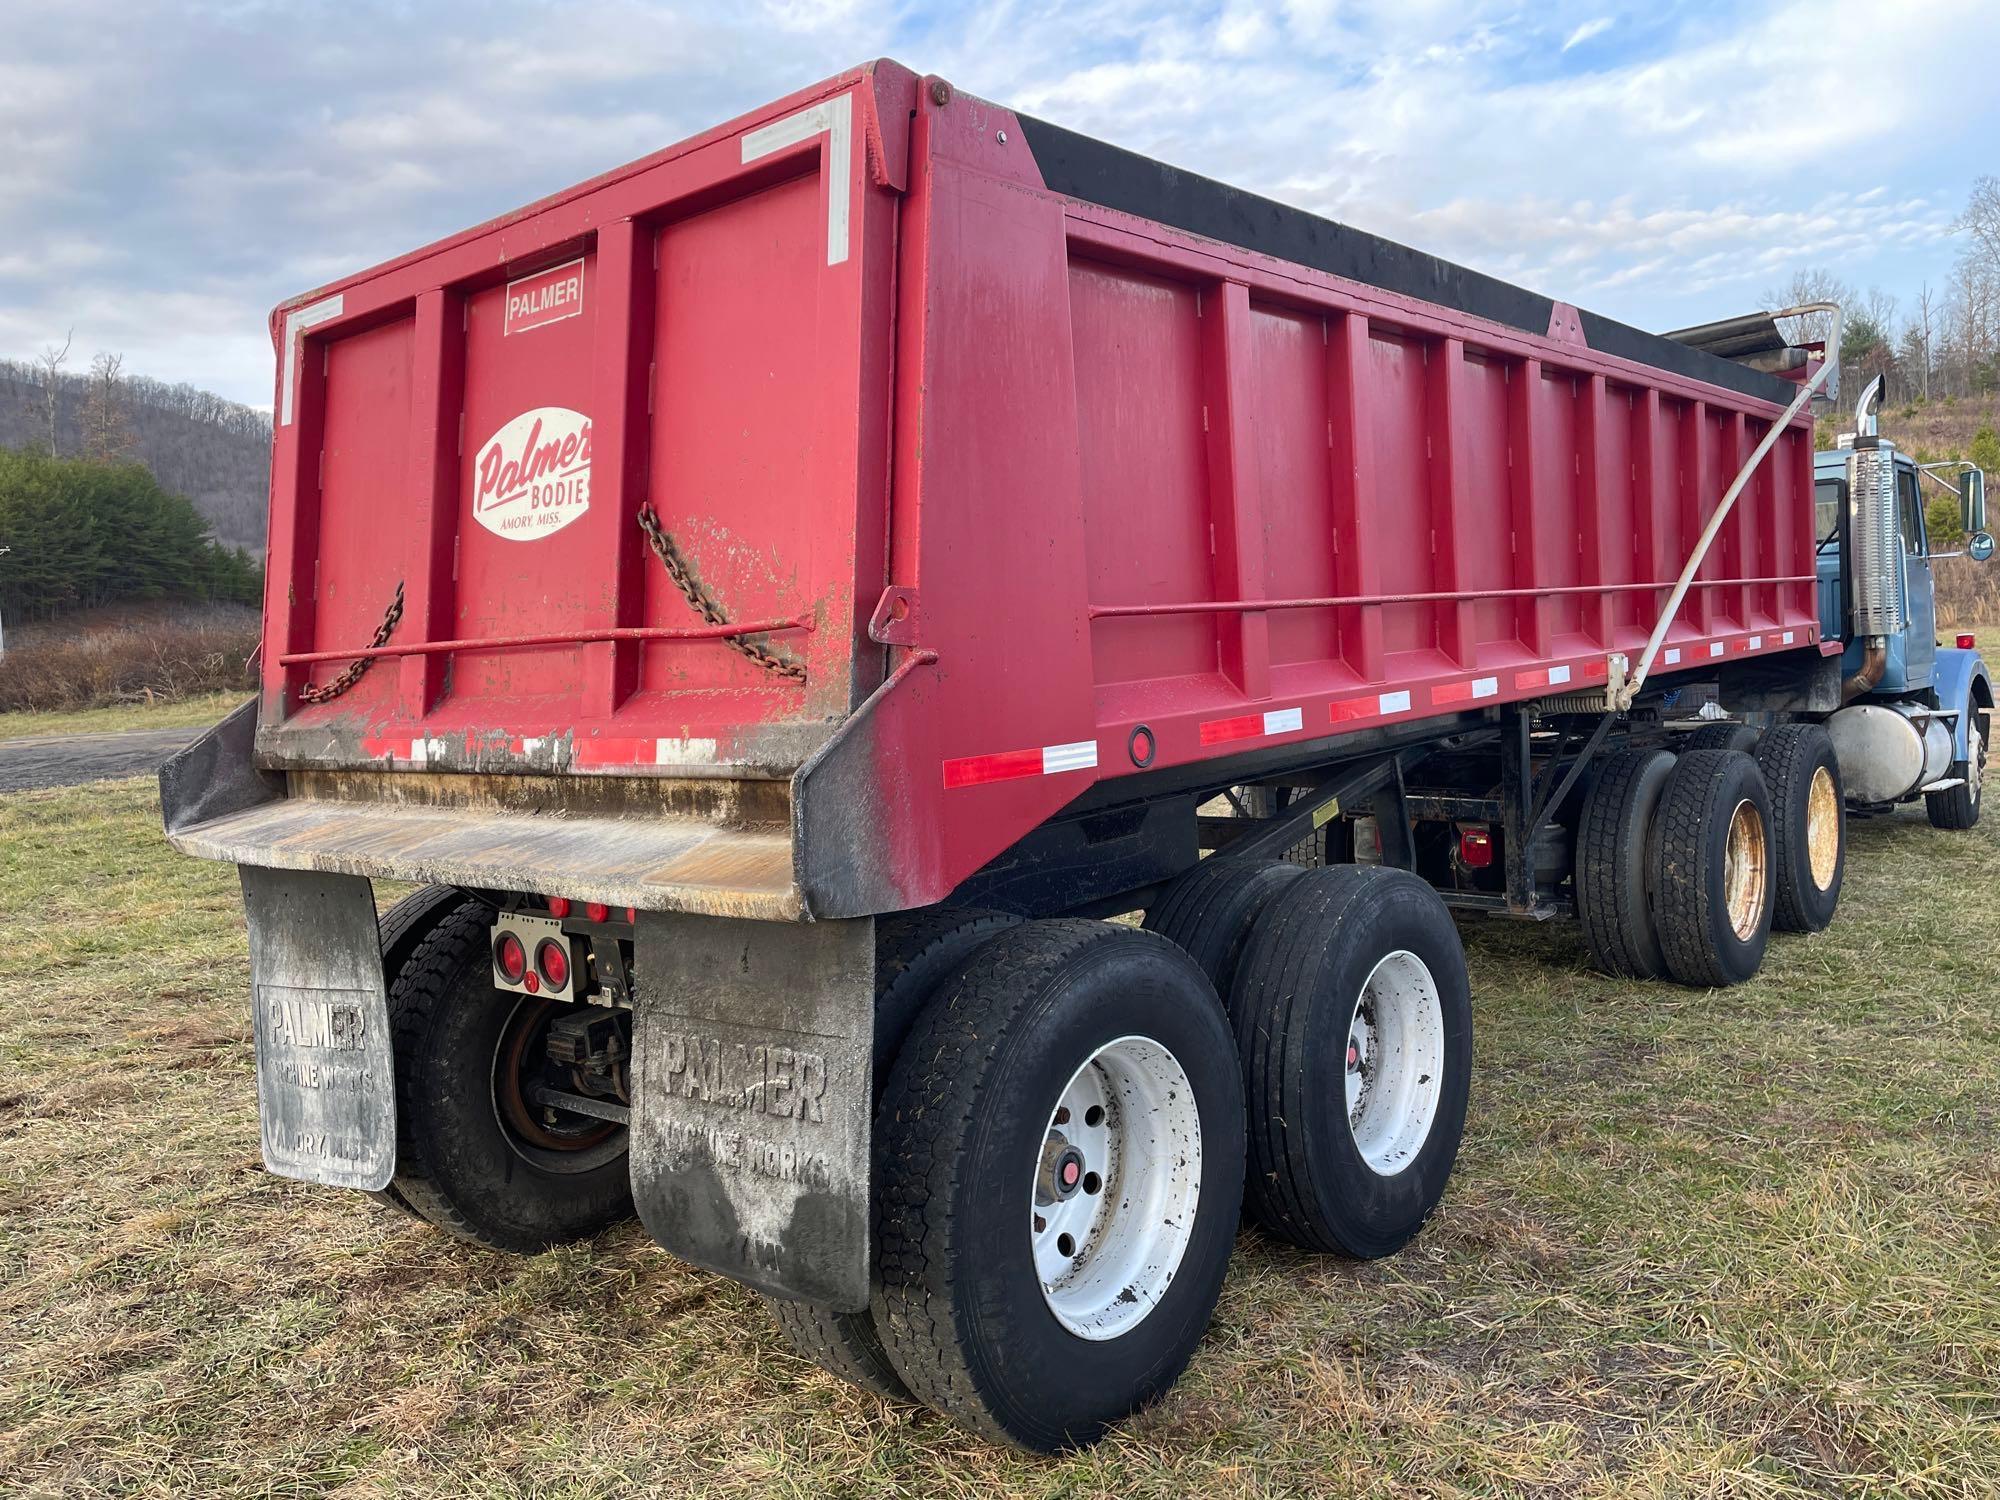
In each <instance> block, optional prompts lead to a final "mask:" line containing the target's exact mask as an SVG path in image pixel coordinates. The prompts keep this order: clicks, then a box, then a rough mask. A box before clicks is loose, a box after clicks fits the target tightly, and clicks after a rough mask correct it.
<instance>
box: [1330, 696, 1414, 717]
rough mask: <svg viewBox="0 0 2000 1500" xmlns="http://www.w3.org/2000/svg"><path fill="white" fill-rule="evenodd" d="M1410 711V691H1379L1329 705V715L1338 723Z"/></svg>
mask: <svg viewBox="0 0 2000 1500" xmlns="http://www.w3.org/2000/svg"><path fill="white" fill-rule="evenodd" d="M1409 711H1410V695H1409V693H1408V692H1396V693H1377V694H1375V695H1374V696H1372V697H1368V698H1346V699H1343V700H1341V701H1340V702H1338V703H1329V704H1328V705H1327V717H1328V718H1330V719H1332V720H1333V722H1334V723H1336V724H1345V723H1349V722H1351V721H1353V720H1355V719H1386V718H1388V717H1389V715H1391V714H1406V713H1408V712H1409Z"/></svg>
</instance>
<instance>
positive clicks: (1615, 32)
mask: <svg viewBox="0 0 2000 1500" xmlns="http://www.w3.org/2000/svg"><path fill="white" fill-rule="evenodd" d="M1996 55H2000V4H1996V3H1995V0H1866V3H1864V0H1773V3H1765V4H1756V3H1710V0H1697V3H1688V4H1672V3H1662V0H1649V3H1644V4H1636V5H1622V4H1613V3H1609V0H1580V3H1579V0H1532V3H1513V0H1275V3H1257V0H1223V3H1220V4H1217V3H1178V0H1154V3H1143V4H1142V3H1136V0H1105V3H1102V4H1096V5H1091V4H1084V3H1069V4H1063V3H1016V0H985V3H982V4H980V5H978V6H976V7H960V6H954V5H950V4H940V3H916V0H905V3H897V0H802V3H798V4H792V5H778V4H767V3H762V0H736V3H732V4H728V5H723V6H706V5H687V4H675V3H654V0H603V3H590V4H569V3H562V0H480V3H471V0H465V3H444V0H439V3H418V0H402V3H382V0H340V3H313V0H296V3H289V4H282V3H272V0H174V3H152V0H0V357H11V358H16V359H25V358H30V357H32V356H33V355H34V354H35V353H36V352H37V351H39V350H40V349H41V348H42V347H43V346H44V345H47V344H49V343H52V342H53V343H57V344H60V343H61V342H62V340H63V338H64V336H65V335H66V334H67V333H69V332H71V331H72V330H73V332H74V339H75V343H74V348H75V350H76V353H75V354H73V355H72V361H73V364H72V368H79V369H80V368H82V367H83V366H85V365H87V364H88V362H89V359H90V356H91V355H92V354H93V353H95V352H97V351H100V350H103V351H110V352H117V353H122V354H123V355H124V358H125V369H126V370H127V371H128V372H133V373H139V374H145V375H150V376H153V377H155V378H158V379H162V380H169V381H177V380H186V381H190V382H192V383H194V384H196V385H199V386H203V387H206V388H208V389H211V390H215V391H217V392H220V393H221V394H223V395H225V396H228V397H231V398H233V399H235V400H239V401H243V402H246V403H248V404H251V405H255V406H261V407H266V408H268V407H269V406H270V404H271V389H272V364H273V362H272V352H271V345H270V341H269V335H268V333H267V331H266V321H265V320H266V317H267V315H268V313H269V311H270V309H271V308H272V307H273V305H275V304H276V303H277V302H279V301H280V300H281V299H283V298H285V297H288V296H291V295H294V294H296V293H299V292H302V291H306V290H308V289H310V288H312V287H314V286H316V285H319V284H321V283H323V282H326V281H330V280H332V279H334V278H335V277H337V276H341V275H344V274H347V273H349V272H351V271H355V270H359V269H362V268H364V267H366V266H369V265H371V264H374V263H376V262H378V261H381V260H385V259H388V258H389V257H391V256H393V255H396V254H399V253H401V252H402V251H405V250H408V249H411V248H414V247H415V246H417V245H419V244H422V243H424V242H426V241H429V240H432V239H435V238H438V237H440V236H442V235H445V234H448V233H450V232H452V231H454V230H457V229H460V228H463V227H465V226H467V225H469V224H472V223H476V222H478V221H480V220H483V219H487V218H490V217H492V216H493V215H495V214H498V213H502V212H505V211H506V210H508V209H511V208H515V207H518V206H519V205H521V204H523V203H526V202H529V201H531V200H533V199H535V198H538V197H540V196H542V195H544V194H546V193H549V192H552V191H554V190H556V189H558V188H561V187H564V186H566V185H568V184H569V183H571V182H574V181H576V180H578V179H580V178H583V177H586V176H589V175H593V174H595V173H597V172H599V171H602V170H604V169H605V168H607V167H611V166H615V165H617V164H619V163H620V162H623V161H627V160H630V159H631V158H633V157H636V156H641V155H644V154H645V153H647V152H649V151H652V150H656V149H658V148H659V147H661V146H664V145H668V144H670V143H672V142H674V141H676V140H679V139H681V138H683V137H685V136H688V135H692V134H694V133H696V132H698V131H700V130H703V129H705V128H707V127H708V126H711V125H714V124H717V123H720V122H721V121H723V120H725V119H728V118H730V117H731V116H733V115H736V114H740V113H742V112H744V111H745V110H748V109H751V108H754V107H756V106H757V105H760V104H762V103H765V102H767V101H769V100H771V99H774V98H776V97H778V96H780V95H782V94H785V93H789V92H791V91H793V90H795V89H797V88H800V87H802V86H804V85H806V84H809V83H811V82H813V81H815V80H817V79H820V78H823V77H827V76H829V75H831V74H833V73H836V72H839V71H841V70H842V69H844V68H846V67H849V66H851V65H852V64H854V63H857V62H860V61H863V60H865V59H867V58H871V57H878V56H890V57H894V58H897V59H898V60H899V61H902V62H903V63H905V64H907V65H909V66H910V67H912V68H914V69H916V70H917V71H918V72H920V73H937V74H941V75H942V76H944V77H945V78H948V79H950V80H951V81H952V82H953V84H954V85H955V86H957V87H958V88H959V89H961V90H963V91H966V92H970V93H972V94H976V95H980V96H983V97H985V98H988V99H992V100H995V101H997V102H999V103H1002V104H1005V105H1008V106H1010V107H1013V108H1016V109H1020V110H1023V111H1025V112H1028V113H1032V114H1036V115H1039V116H1041V117H1042V118H1044V119H1047V120H1050V121H1053V122H1055V123H1057V124H1061V125H1066V126H1069V127H1070V128H1072V129H1076V130H1081V131H1084V132H1085V133H1088V134H1092V135H1096V136H1099V137H1101V138H1103V139H1105V140H1109V141H1113V142H1115V143H1117V144H1119V145H1123V146H1127V147H1131V148H1133V149H1136V150H1139V151H1143V152H1146V153H1148V154H1151V155H1154V156H1157V157H1160V158H1162V159H1164V160H1166V161H1170V162H1173V163H1175V164H1176V165H1179V166H1184V167H1188V168H1191V169H1193V170H1195V171H1198V172H1202V173H1205V174H1207V175H1209V176H1212V177H1218V178H1221V179H1223V180H1225V181H1228V182H1231V183H1233V184H1235V185H1237V186H1239V187H1244V188H1248V189H1251V190H1253V191H1256V192H1261V193H1264V194H1267V195H1269V196H1272V197H1276V198H1280V199H1283V200H1285V201H1287V202H1290V203H1293V204H1296V205H1298V206H1300V207H1302V208H1306V209H1309V210H1312V211H1313V212H1316V213H1322V214H1325V215H1328V216H1330V217H1333V218H1336V219H1341V220H1343V221H1345V222H1348V223H1351V224H1354V225H1357V226H1359V227H1361V228H1364V229H1368V230H1372V231H1374V232H1376V233H1378V234H1384V235H1387V236H1389V237H1390V238H1392V239H1396V240H1400V241H1402V242H1404V243H1406V244H1410V245H1414V246H1416V247H1418V248H1420V249H1423V250H1427V251H1430V252H1432V253H1434V254H1438V255H1442V256H1445V257H1446V258H1448V259H1451V260H1456V261H1460V262H1463V263H1465V264H1468V265H1472V266H1475V267H1477V268H1478V269H1480V270H1483V271H1488V272H1491V273H1493V274H1495V275H1498V276H1501V277H1504V278H1506V279H1508V280H1511V281H1515V282H1518V283H1520V284H1522V285H1525V286H1528V287H1531V288H1533V289H1535V290H1537V291H1540V292H1545V293H1547V294H1549V295H1552V296H1554V297H1557V298H1559V299H1562V300H1564V301H1569V302H1573V303H1576V304H1577V305H1579V306H1583V307H1587V308H1591V309H1593V310H1595V311H1598V312H1602V313H1606V314H1608V315H1610V316H1612V317H1616V318H1620V319H1623V320H1625V321H1627V322H1631V323H1635V324H1637V325H1638V326H1640V327H1644V328H1651V329H1656V330H1663V329H1669V328H1676V327H1682V326H1685V325H1688V324H1693V323H1699V322H1706V321H1710V320H1712V319H1715V318H1719V317H1724V316H1730V315H1733V314H1736V313H1740V312H1746V311H1750V310H1752V309H1754V308H1757V307H1760V306H1762V305H1764V304H1763V297H1764V294H1765V293H1766V292H1767V291H1769V290H1771V289H1772V288H1774V287H1776V286H1778V285H1780V284H1781V283H1783V282H1785V281H1787V280H1788V279H1789V278H1790V276H1791V274H1792V272H1793V271H1795V270H1798V269H1801V268H1804V267H1809V266H1825V267H1827V268H1829V269H1831V270H1833V271H1834V272H1836V273H1837V274H1838V275H1840V276H1841V277H1842V278H1843V279H1844V280H1846V281H1848V282H1850V283H1852V284H1854V285H1856V286H1857V287H1861V288H1866V287H1869V286H1871V285H1876V286H1881V287H1882V288H1884V289H1885V290H1887V291H1889V292H1891V293H1893V294H1895V295H1897V296H1899V297H1901V298H1903V299H1904V300H1905V301H1906V302H1907V301H1908V300H1909V298H1910V297H1911V296H1912V295H1913V294H1914V293H1915V291H1916V289H1917V287H1918V286H1919V284H1920V283H1922V282H1923V281H1924V280H1926V279H1928V280H1930V281H1931V282H1932V283H1933V284H1936V283H1940V282H1942V281H1943V280H1944V278H1945V277H1946V276H1947V275H1948V274H1949V270H1950V267H1951V263H1952V261H1953V260H1954V259H1955V258H1956V255H1957V245H1956V243H1955V240H1954V238H1953V236H1952V234H1951V224H1952V221H1953V219H1954V218H1955V217H1956V215H1957V212H1958V210H1959V208H1960V207H1961V206H1962V205H1963V203H1964V200H1965V197H1966V193H1967V190H1968V188H1969V187H1970V184H1971V182H1972V179H1973V178H1974V177H1975V176H1977V175H1978V174H1980V173H1986V172H2000V89H1996V88H1995V87H1994V86H1993V84H1992V79H1991V74H1990V71H1989V70H1988V69H1987V67H1986V64H1987V63H1988V62H1989V61H1990V60H1991V59H1992V58H1993V57H1994V56H1996Z"/></svg>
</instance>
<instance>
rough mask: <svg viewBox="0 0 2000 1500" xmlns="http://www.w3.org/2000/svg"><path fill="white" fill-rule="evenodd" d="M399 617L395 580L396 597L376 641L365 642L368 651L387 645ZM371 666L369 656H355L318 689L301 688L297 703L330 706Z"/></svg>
mask: <svg viewBox="0 0 2000 1500" xmlns="http://www.w3.org/2000/svg"><path fill="white" fill-rule="evenodd" d="M402 618H403V585H402V583H401V582H400V581H398V583H397V584H396V597H395V598H393V599H391V600H390V601H389V608H388V611H387V613H385V614H384V615H383V616H382V623H381V624H380V625H378V626H376V627H375V639H374V640H372V641H370V642H369V643H368V649H369V650H371V651H373V650H374V649H375V648H376V647H378V646H386V645H388V644H389V637H390V636H392V635H394V634H395V633H396V626H397V624H398V622H400V621H401V620H402ZM374 665H375V658H374V657H372V656H362V657H357V658H356V659H355V660H353V661H351V662H349V663H348V664H347V665H346V666H345V667H343V668H342V669H341V671H340V675H339V676H337V677H334V678H331V679H329V680H328V681H326V682H324V683H322V684H321V685H320V686H318V687H314V686H313V685H312V684H311V683H310V682H308V683H307V684H306V685H305V686H304V687H302V688H300V689H299V702H301V703H331V702H332V701H333V700H334V699H335V698H338V697H339V696H340V695H341V694H342V693H344V692H346V691H347V690H348V689H349V688H351V687H353V686H354V684H355V683H357V682H359V681H360V680H361V679H362V678H364V677H366V676H367V675H368V669H369V668H370V667H372V666H374Z"/></svg>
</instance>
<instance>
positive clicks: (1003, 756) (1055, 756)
mask: <svg viewBox="0 0 2000 1500" xmlns="http://www.w3.org/2000/svg"><path fill="white" fill-rule="evenodd" d="M1096 764H1097V741H1096V740H1077V741H1075V742H1074V743H1072V744H1068V745H1044V746H1042V747H1041V748H1040V749H1039V750H1003V751H1001V752H1000V753H999V754H997V755H962V756H960V757H958V758H957V759H956V760H948V761H946V762H945V763H944V784H945V785H946V786H947V787H960V786H983V785H984V784H985V783H987V782H989V781H1016V780H1019V779H1020V778H1021V777H1024V776H1054V775H1056V774H1057V773H1059V772H1062V771H1087V770H1089V769H1090V768H1091V767H1093V766H1095V765H1096Z"/></svg>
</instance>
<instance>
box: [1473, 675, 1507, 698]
mask: <svg viewBox="0 0 2000 1500" xmlns="http://www.w3.org/2000/svg"><path fill="white" fill-rule="evenodd" d="M1499 691H1500V679H1499V678H1497V677H1481V678H1477V679H1475V680H1474V682H1473V684H1472V696H1473V697H1475V698H1491V697H1493V696H1495V695H1496V694H1497V693H1498V692H1499Z"/></svg>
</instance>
